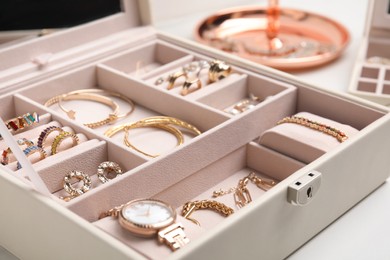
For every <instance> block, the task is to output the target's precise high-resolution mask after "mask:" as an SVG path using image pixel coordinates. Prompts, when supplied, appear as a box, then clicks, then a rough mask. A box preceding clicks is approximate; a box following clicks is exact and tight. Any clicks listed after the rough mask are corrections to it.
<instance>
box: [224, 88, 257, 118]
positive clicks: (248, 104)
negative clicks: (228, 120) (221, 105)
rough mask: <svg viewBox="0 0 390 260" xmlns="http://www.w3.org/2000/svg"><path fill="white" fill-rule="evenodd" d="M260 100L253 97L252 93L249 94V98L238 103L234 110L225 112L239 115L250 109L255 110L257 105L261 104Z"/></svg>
mask: <svg viewBox="0 0 390 260" xmlns="http://www.w3.org/2000/svg"><path fill="white" fill-rule="evenodd" d="M259 102H260V99H259V98H258V97H256V96H255V95H253V94H252V93H250V94H249V98H245V99H243V100H241V101H239V102H238V103H236V104H235V105H234V106H233V108H231V109H225V110H224V111H225V112H227V113H229V114H231V115H234V116H235V115H238V114H241V113H243V112H245V111H247V110H249V109H252V108H254V107H255V106H256V105H257V104H259Z"/></svg>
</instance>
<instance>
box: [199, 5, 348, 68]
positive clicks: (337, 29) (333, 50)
mask: <svg viewBox="0 0 390 260" xmlns="http://www.w3.org/2000/svg"><path fill="white" fill-rule="evenodd" d="M267 28H268V18H267V9H266V8H261V7H243V8H234V9H228V10H224V11H221V12H218V13H216V14H214V15H212V16H210V17H207V18H206V19H204V20H203V21H201V22H200V23H199V24H198V26H197V27H196V29H195V38H196V40H197V41H199V42H201V43H204V44H207V45H209V46H212V47H215V48H218V49H221V50H224V51H227V52H230V53H233V54H236V55H238V56H240V57H242V58H246V59H249V60H251V61H255V62H258V63H261V64H264V65H267V66H270V67H274V68H278V69H283V70H292V69H303V68H309V67H314V66H319V65H322V64H325V63H327V62H329V61H331V60H334V59H336V58H337V57H339V56H340V54H341V53H342V51H343V50H344V49H345V47H346V45H347V43H348V41H349V33H348V31H347V30H346V28H345V27H344V26H342V25H341V24H339V23H337V22H335V21H333V20H331V19H329V18H327V17H324V16H321V15H318V14H313V13H309V12H305V11H301V10H293V9H283V8H281V9H279V31H278V34H277V38H278V40H279V41H280V42H281V43H282V44H281V47H280V48H278V49H275V48H274V49H271V48H270V40H269V38H268V37H267V33H266V30H267Z"/></svg>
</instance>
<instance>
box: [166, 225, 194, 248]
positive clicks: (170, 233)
mask: <svg viewBox="0 0 390 260" xmlns="http://www.w3.org/2000/svg"><path fill="white" fill-rule="evenodd" d="M158 241H159V242H160V243H164V244H166V245H168V246H169V248H170V249H171V250H172V251H175V250H177V249H179V248H181V247H183V246H184V245H186V244H188V243H189V242H190V239H189V238H188V237H187V236H186V234H185V233H184V227H183V225H182V224H181V223H173V224H172V225H170V226H168V227H166V228H164V229H162V230H160V231H159V232H158Z"/></svg>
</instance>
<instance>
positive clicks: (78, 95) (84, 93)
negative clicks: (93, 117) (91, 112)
mask: <svg viewBox="0 0 390 260" xmlns="http://www.w3.org/2000/svg"><path fill="white" fill-rule="evenodd" d="M107 96H113V97H117V98H120V99H122V100H123V101H125V102H126V103H127V104H129V105H130V110H129V111H128V112H126V113H124V114H119V115H118V113H119V105H118V104H117V103H116V102H115V101H113V100H112V99H110V98H108V97H107ZM75 99H77V100H90V101H96V102H99V103H103V104H105V105H107V106H110V107H111V108H112V109H113V112H112V113H110V114H109V116H108V117H107V118H105V119H103V120H101V121H98V122H93V123H85V124H84V125H85V126H87V127H90V128H97V127H100V126H103V125H106V124H111V123H114V122H115V121H117V120H118V119H121V118H124V117H127V116H129V115H130V114H131V113H132V112H133V111H134V108H135V105H134V102H133V101H132V100H131V99H130V98H128V97H126V96H124V95H122V94H119V93H116V92H113V91H108V90H103V89H80V90H75V91H71V92H69V93H67V94H62V95H58V96H55V97H52V98H50V99H49V100H47V101H46V102H45V104H44V105H45V106H47V107H49V106H52V105H54V104H56V103H58V104H59V107H60V108H61V109H62V110H63V111H64V112H65V113H67V115H68V116H69V117H70V118H72V119H74V118H75V113H76V112H75V111H73V110H67V109H65V108H64V106H63V105H62V101H63V100H75Z"/></svg>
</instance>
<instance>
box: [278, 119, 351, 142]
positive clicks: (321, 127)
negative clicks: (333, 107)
mask: <svg viewBox="0 0 390 260" xmlns="http://www.w3.org/2000/svg"><path fill="white" fill-rule="evenodd" d="M283 123H294V124H298V125H302V126H306V127H308V128H311V129H314V130H317V131H320V132H322V133H325V134H327V135H330V136H333V137H334V138H336V139H337V141H339V142H340V143H342V142H344V141H345V140H347V139H348V136H347V135H346V134H345V133H344V132H342V131H340V130H337V129H336V128H333V127H330V126H327V125H325V124H322V123H318V122H315V121H312V120H309V119H307V118H304V117H299V116H291V117H285V118H283V119H282V120H280V121H279V122H278V123H277V124H278V125H280V124H283Z"/></svg>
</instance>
